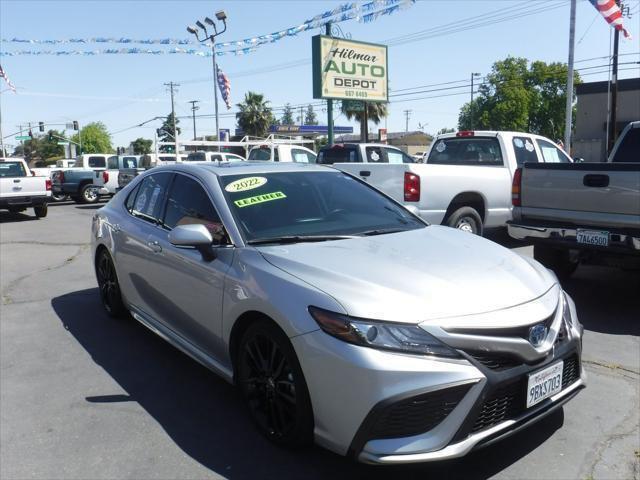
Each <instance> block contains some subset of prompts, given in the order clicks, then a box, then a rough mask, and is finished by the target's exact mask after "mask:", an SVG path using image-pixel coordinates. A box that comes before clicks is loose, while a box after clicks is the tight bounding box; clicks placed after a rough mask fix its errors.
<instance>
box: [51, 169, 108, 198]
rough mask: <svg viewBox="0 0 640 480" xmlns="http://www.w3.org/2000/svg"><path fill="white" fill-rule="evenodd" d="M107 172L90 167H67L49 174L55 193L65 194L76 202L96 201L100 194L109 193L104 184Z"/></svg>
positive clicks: (106, 180) (106, 179)
mask: <svg viewBox="0 0 640 480" xmlns="http://www.w3.org/2000/svg"><path fill="white" fill-rule="evenodd" d="M108 181H109V172H107V171H106V170H99V169H95V170H94V169H91V168H68V169H63V170H56V171H55V172H53V173H52V174H51V182H52V190H53V193H54V194H55V195H66V196H68V197H70V198H71V199H72V200H73V201H74V202H76V203H96V202H97V201H98V200H100V196H101V195H109V193H110V192H109V190H108V189H107V188H106V187H105V184H106V183H107V182H108Z"/></svg>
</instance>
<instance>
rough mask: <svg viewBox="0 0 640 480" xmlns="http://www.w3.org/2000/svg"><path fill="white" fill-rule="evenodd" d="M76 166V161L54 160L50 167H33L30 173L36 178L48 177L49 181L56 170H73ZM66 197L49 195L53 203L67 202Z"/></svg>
mask: <svg viewBox="0 0 640 480" xmlns="http://www.w3.org/2000/svg"><path fill="white" fill-rule="evenodd" d="M75 164H76V160H75V159H73V158H63V159H60V160H56V163H55V165H50V166H48V167H35V168H32V169H31V173H32V174H33V175H35V176H37V177H48V178H49V179H51V176H52V174H53V172H55V171H56V170H61V169H67V168H73V167H74V166H75ZM67 199H68V197H67V195H65V194H60V193H53V192H52V194H51V200H52V201H54V202H62V201H63V200H67Z"/></svg>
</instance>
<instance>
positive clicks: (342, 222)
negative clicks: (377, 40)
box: [220, 171, 425, 243]
mask: <svg viewBox="0 0 640 480" xmlns="http://www.w3.org/2000/svg"><path fill="white" fill-rule="evenodd" d="M220 182H221V184H222V187H223V191H224V195H225V196H226V199H227V203H228V204H229V208H230V209H231V211H232V213H233V214H234V216H235V219H236V223H237V224H238V225H239V228H240V229H241V230H242V232H243V234H244V236H245V238H246V239H247V240H248V242H249V243H269V242H270V241H273V243H278V242H283V241H288V242H291V241H292V240H293V241H305V240H309V239H313V240H322V239H326V240H330V239H332V238H330V237H334V238H335V237H336V236H337V237H342V236H354V235H379V234H385V233H391V232H398V231H405V230H414V229H417V228H424V227H425V224H424V223H422V222H421V221H420V220H418V219H417V218H416V217H414V216H413V215H412V214H411V213H410V212H409V211H407V210H406V209H405V208H404V207H402V206H400V205H398V204H397V203H395V202H393V201H392V200H390V199H388V198H387V197H385V196H384V195H382V194H380V193H378V192H377V191H375V190H374V189H372V188H371V187H369V186H367V185H366V184H364V183H363V182H361V181H359V180H357V179H355V178H353V177H351V176H349V175H347V174H345V173H343V172H338V171H336V172H317V171H316V172H277V173H262V174H255V175H233V176H223V177H220ZM323 237H327V238H323Z"/></svg>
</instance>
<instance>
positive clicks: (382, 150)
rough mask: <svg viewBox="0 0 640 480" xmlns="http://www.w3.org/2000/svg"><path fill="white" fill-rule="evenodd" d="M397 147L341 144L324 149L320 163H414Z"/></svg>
mask: <svg viewBox="0 0 640 480" xmlns="http://www.w3.org/2000/svg"><path fill="white" fill-rule="evenodd" d="M414 162H415V160H414V159H413V157H410V156H409V155H407V154H406V153H404V152H403V151H402V150H400V149H399V148H397V147H391V146H388V145H382V144H380V143H341V144H335V145H333V146H331V147H323V148H321V149H320V151H319V152H318V162H317V163H320V164H323V165H333V164H334V163H394V164H400V163H414Z"/></svg>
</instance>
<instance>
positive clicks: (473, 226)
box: [446, 207, 482, 235]
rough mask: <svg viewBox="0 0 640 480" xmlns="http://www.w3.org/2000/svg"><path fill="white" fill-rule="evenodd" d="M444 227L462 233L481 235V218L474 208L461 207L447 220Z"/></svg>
mask: <svg viewBox="0 0 640 480" xmlns="http://www.w3.org/2000/svg"><path fill="white" fill-rule="evenodd" d="M446 225H447V227H451V228H457V229H458V230H462V231H463V232H469V233H474V234H476V235H482V218H480V214H479V213H478V212H477V211H476V209H475V208H471V207H462V208H459V209H457V210H456V211H455V212H453V213H452V214H451V215H450V216H449V218H447V221H446Z"/></svg>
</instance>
